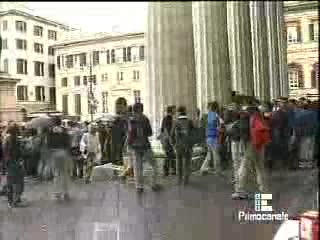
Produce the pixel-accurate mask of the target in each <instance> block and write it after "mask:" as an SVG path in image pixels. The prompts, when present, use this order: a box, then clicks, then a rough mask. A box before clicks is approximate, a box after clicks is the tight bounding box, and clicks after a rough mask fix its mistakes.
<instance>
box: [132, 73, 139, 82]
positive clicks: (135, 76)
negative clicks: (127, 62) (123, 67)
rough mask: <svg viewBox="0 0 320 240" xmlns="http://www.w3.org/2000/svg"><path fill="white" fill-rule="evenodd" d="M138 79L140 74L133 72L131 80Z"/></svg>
mask: <svg viewBox="0 0 320 240" xmlns="http://www.w3.org/2000/svg"><path fill="white" fill-rule="evenodd" d="M139 79H140V72H139V71H133V80H139Z"/></svg>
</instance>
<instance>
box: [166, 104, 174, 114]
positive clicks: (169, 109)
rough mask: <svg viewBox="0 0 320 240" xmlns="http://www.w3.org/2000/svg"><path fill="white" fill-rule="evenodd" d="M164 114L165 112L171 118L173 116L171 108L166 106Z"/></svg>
mask: <svg viewBox="0 0 320 240" xmlns="http://www.w3.org/2000/svg"><path fill="white" fill-rule="evenodd" d="M166 112H167V115H170V116H172V115H173V114H174V108H173V106H168V107H167V110H166Z"/></svg>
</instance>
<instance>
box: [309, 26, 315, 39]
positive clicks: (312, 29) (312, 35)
mask: <svg viewBox="0 0 320 240" xmlns="http://www.w3.org/2000/svg"><path fill="white" fill-rule="evenodd" d="M309 39H310V41H314V24H313V23H311V24H309Z"/></svg>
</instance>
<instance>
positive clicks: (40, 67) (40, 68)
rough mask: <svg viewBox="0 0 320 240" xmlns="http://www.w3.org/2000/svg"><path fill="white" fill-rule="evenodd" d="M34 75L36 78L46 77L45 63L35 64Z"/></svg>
mask: <svg viewBox="0 0 320 240" xmlns="http://www.w3.org/2000/svg"><path fill="white" fill-rule="evenodd" d="M34 75H35V76H38V77H40V76H44V63H43V62H37V61H36V62H34Z"/></svg>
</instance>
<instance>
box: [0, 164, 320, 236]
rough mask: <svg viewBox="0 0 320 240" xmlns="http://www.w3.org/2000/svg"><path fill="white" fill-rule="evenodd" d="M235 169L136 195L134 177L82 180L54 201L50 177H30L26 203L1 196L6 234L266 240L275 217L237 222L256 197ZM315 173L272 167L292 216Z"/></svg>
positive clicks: (307, 202) (307, 203)
mask: <svg viewBox="0 0 320 240" xmlns="http://www.w3.org/2000/svg"><path fill="white" fill-rule="evenodd" d="M229 176H230V173H226V174H225V176H222V177H221V176H220V177H218V176H213V175H208V176H193V178H192V182H191V183H190V185H189V186H178V185H177V184H175V179H174V178H168V179H166V180H164V179H162V183H163V185H164V188H163V190H162V191H160V192H152V191H151V189H149V188H147V189H146V190H145V192H144V193H143V194H142V195H137V193H136V192H135V189H134V185H133V184H132V183H130V181H129V183H124V184H123V183H119V182H118V181H114V182H99V183H92V184H90V185H86V184H83V183H81V182H76V183H74V184H73V185H72V188H71V197H72V199H71V200H70V201H69V202H59V201H55V200H51V197H50V187H48V186H49V185H48V183H38V182H33V181H29V180H28V181H27V184H26V192H25V195H24V197H25V198H26V199H27V200H28V203H29V206H28V207H26V208H17V209H8V208H7V203H6V200H5V198H1V199H0V240H215V239H216V240H224V239H226V240H229V239H238V240H264V239H268V240H269V239H272V236H273V233H274V231H275V229H276V226H277V225H276V224H274V225H272V224H264V225H262V224H239V222H238V221H237V219H236V216H237V213H238V210H241V209H250V208H251V209H252V208H253V201H252V200H250V201H234V200H231V198H230V194H231V190H232V185H231V184H230V177H229ZM317 176H318V175H317V172H315V171H310V170H308V171H299V172H290V173H283V172H278V173H274V174H273V176H272V178H271V186H272V193H273V198H274V199H273V201H272V205H273V207H274V209H281V210H282V211H288V212H289V214H290V215H294V214H296V213H297V212H299V211H302V210H303V209H310V208H312V207H313V206H312V205H313V204H314V199H315V196H314V193H315V191H316V190H315V189H317V186H318V185H317Z"/></svg>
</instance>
